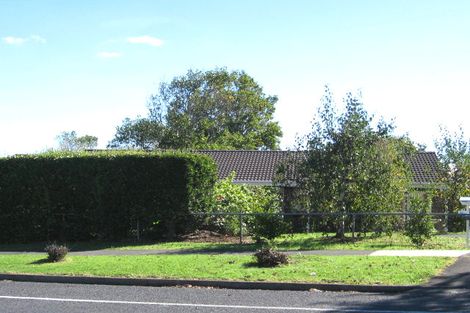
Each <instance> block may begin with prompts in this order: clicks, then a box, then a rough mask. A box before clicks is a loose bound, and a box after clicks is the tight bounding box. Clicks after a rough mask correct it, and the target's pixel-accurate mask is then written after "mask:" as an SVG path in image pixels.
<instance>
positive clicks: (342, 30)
mask: <svg viewBox="0 0 470 313" xmlns="http://www.w3.org/2000/svg"><path fill="white" fill-rule="evenodd" d="M215 67H227V69H229V70H235V69H236V70H245V71H246V72H247V73H248V74H249V75H251V76H253V77H254V78H255V80H257V82H258V83H259V84H260V85H262V86H263V87H264V90H265V92H266V93H267V94H274V95H277V96H278V97H279V102H278V104H277V111H276V120H278V121H279V122H280V124H281V127H282V129H283V132H284V137H283V139H282V147H283V148H289V147H292V146H294V144H295V138H296V135H297V134H305V133H307V132H308V131H309V129H310V122H311V120H312V118H313V116H314V113H315V111H316V110H317V108H318V105H319V103H320V98H321V96H322V92H323V90H324V85H325V84H329V85H330V88H331V89H332V90H333V92H334V94H335V96H336V97H337V102H341V99H342V97H343V96H344V94H345V92H347V91H355V90H361V92H362V94H363V99H364V102H365V105H366V108H367V109H368V110H369V111H370V112H371V113H373V114H375V115H377V116H383V117H385V118H386V119H392V118H395V124H396V125H397V127H398V129H397V132H398V133H405V132H406V133H408V134H409V135H410V137H411V138H412V139H413V140H415V141H418V142H421V143H424V144H427V145H428V146H429V149H430V150H432V149H433V146H432V144H433V140H434V139H435V138H437V137H438V135H439V125H444V126H446V127H448V128H450V129H451V130H452V129H456V128H457V126H458V125H459V124H462V125H463V126H464V129H465V131H466V134H467V136H468V134H469V133H470V126H469V124H470V122H468V119H469V117H470V114H469V113H470V109H469V108H470V93H469V92H468V90H469V86H470V1H465V0H462V1H452V0H448V1H432V0H423V1H420V0H413V1H408V0H407V1H398V0H396V1H393V0H381V1H379V0H373V1H353V0H350V1H346V0H342V1H340V0H325V1H315V0H309V1H307V0H306V1H300V0H297V1H296V0H290V1H288V0H284V1H276V0H266V1H262V0H237V1H235V0H232V1H229V0H224V1H222V0H218V1H215V0H213V1H209V0H198V1H192V0H186V1H183V0H167V1H164V0H150V1H145V0H140V1H132V0H129V1H118V0H110V1H106V0H88V1H87V0H82V1H59V0H55V1H45V0H29V1H27V0H0V155H8V154H14V153H32V152H39V151H42V150H45V149H48V148H52V147H54V146H55V144H56V142H55V137H56V136H57V135H58V134H59V133H60V132H62V131H71V130H76V131H77V132H78V133H79V135H80V134H91V135H95V136H97V137H98V138H99V143H100V147H104V146H106V144H107V142H108V141H109V140H111V139H112V137H113V134H114V131H115V127H116V126H117V125H119V124H120V123H121V121H122V120H123V119H124V118H125V117H135V116H137V115H145V114H146V101H147V98H148V97H149V96H150V94H152V93H154V92H156V90H157V88H158V85H159V83H160V82H163V81H169V80H171V79H172V78H173V77H174V76H177V75H183V74H185V73H186V71H187V70H188V69H190V68H191V69H201V70H207V69H213V68H215Z"/></svg>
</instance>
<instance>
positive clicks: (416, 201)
mask: <svg viewBox="0 0 470 313" xmlns="http://www.w3.org/2000/svg"><path fill="white" fill-rule="evenodd" d="M425 198H426V197H423V196H422V195H419V194H416V193H414V194H411V196H410V210H409V212H410V213H412V215H410V216H409V217H408V219H407V221H406V223H405V235H406V236H407V237H409V238H410V240H411V242H412V243H413V244H414V245H415V246H417V247H422V246H423V245H424V243H425V242H426V240H428V239H429V238H431V235H432V233H433V231H434V225H433V222H432V219H431V216H430V215H427V214H426V213H428V212H429V210H430V208H431V199H430V197H427V199H425Z"/></svg>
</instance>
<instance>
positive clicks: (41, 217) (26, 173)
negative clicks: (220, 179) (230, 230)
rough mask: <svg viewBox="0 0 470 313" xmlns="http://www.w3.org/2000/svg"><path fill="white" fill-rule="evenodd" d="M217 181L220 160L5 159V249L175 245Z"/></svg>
mask: <svg viewBox="0 0 470 313" xmlns="http://www.w3.org/2000/svg"><path fill="white" fill-rule="evenodd" d="M216 179H217V174H216V165H215V164H214V162H213V160H212V159H210V158H209V157H207V156H203V155H195V154H189V153H178V152H165V153H157V152H143V151H140V152H138V151H101V152H80V153H56V152H54V153H45V154H39V155H26V156H15V157H9V158H0V241H1V242H33V241H34V242H37V241H51V240H59V241H64V240H67V241H79V240H123V239H128V238H136V237H137V232H138V233H139V235H140V237H144V238H149V239H150V238H151V239H155V238H162V237H167V238H170V237H173V236H174V235H177V234H181V233H184V232H186V231H189V230H192V227H194V226H195V225H194V223H196V219H195V218H193V217H192V216H191V215H188V213H190V212H193V211H202V210H204V209H205V208H207V207H208V206H210V205H211V201H212V190H213V185H214V183H215V181H216Z"/></svg>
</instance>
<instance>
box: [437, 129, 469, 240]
mask: <svg viewBox="0 0 470 313" xmlns="http://www.w3.org/2000/svg"><path fill="white" fill-rule="evenodd" d="M435 145H436V148H437V155H438V157H439V160H440V162H441V166H442V169H441V175H442V176H441V179H440V183H441V184H442V185H443V186H444V187H445V188H439V189H437V196H438V197H439V198H440V199H442V201H443V204H444V209H445V211H446V212H450V213H455V212H457V211H458V210H460V209H461V204H460V201H459V198H460V197H463V196H469V195H470V139H468V138H467V139H466V138H465V134H464V131H463V129H462V128H460V130H459V131H458V132H456V133H450V132H449V131H448V130H447V129H445V128H441V138H440V139H439V140H436V142H435ZM463 228H464V225H463V221H462V220H461V219H458V220H453V221H451V222H450V223H449V225H448V229H449V231H459V230H462V229H463Z"/></svg>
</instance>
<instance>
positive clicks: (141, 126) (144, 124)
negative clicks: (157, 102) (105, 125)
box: [108, 117, 164, 150]
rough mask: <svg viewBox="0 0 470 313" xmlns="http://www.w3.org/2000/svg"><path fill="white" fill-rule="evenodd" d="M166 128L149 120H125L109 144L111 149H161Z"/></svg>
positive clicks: (117, 128)
mask: <svg viewBox="0 0 470 313" xmlns="http://www.w3.org/2000/svg"><path fill="white" fill-rule="evenodd" d="M163 131H164V128H163V126H162V125H161V124H159V123H156V122H155V121H151V120H150V119H148V118H140V117H138V118H136V119H135V120H131V119H130V118H126V119H124V121H123V122H122V125H121V126H118V127H116V135H115V137H114V139H113V140H112V141H111V142H110V143H109V145H108V146H109V147H111V148H119V147H125V148H132V149H139V148H140V149H144V150H152V149H156V148H158V147H160V143H161V141H162V139H163Z"/></svg>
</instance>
